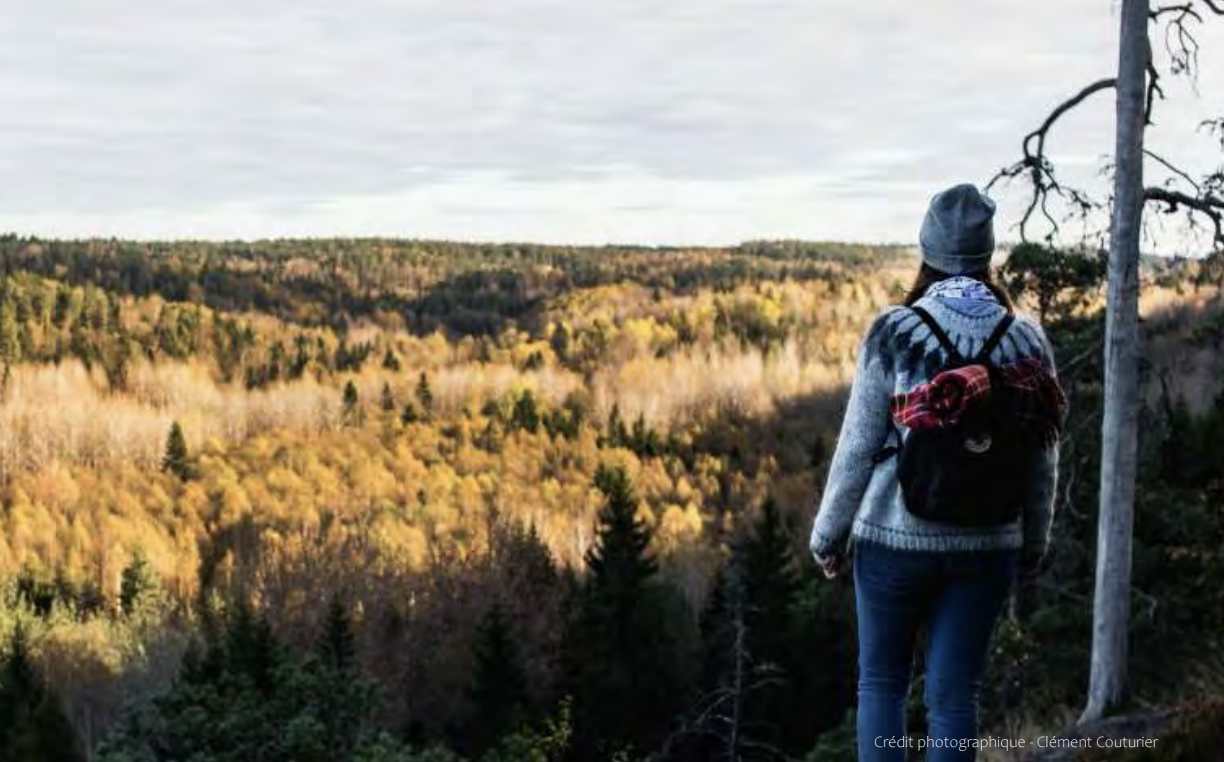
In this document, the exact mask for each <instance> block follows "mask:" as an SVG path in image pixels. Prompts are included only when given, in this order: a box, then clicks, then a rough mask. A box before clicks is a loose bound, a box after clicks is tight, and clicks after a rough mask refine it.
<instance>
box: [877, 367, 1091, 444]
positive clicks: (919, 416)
mask: <svg viewBox="0 0 1224 762" xmlns="http://www.w3.org/2000/svg"><path fill="white" fill-rule="evenodd" d="M999 375H1000V376H1001V378H1002V382H1003V384H1004V385H1005V386H1006V387H1007V388H1008V391H1009V392H1011V393H1009V394H1008V395H1007V396H1006V400H1007V403H1008V409H1007V410H1006V411H1005V412H1006V414H1007V415H1008V417H1010V418H1011V419H1012V420H1014V421H1015V422H1016V423H1017V424H1018V425H1019V426H1020V428H1021V429H1023V430H1026V431H1032V432H1033V433H1035V434H1037V435H1038V436H1040V437H1041V438H1042V439H1043V440H1044V441H1050V440H1052V439H1056V438H1057V437H1058V435H1059V434H1060V433H1061V431H1062V421H1063V415H1064V413H1065V412H1066V407H1067V399H1066V397H1065V396H1064V395H1063V391H1062V388H1061V387H1059V385H1058V382H1057V381H1056V380H1055V379H1054V377H1053V376H1052V375H1050V372H1049V371H1047V370H1046V368H1045V366H1044V365H1043V364H1042V363H1041V361H1040V360H1037V359H1036V358H1032V357H1026V358H1024V359H1022V360H1020V361H1018V362H1015V363H1012V364H1010V365H1004V366H1001V367H1000V368H999ZM989 395H990V374H989V372H988V371H987V370H986V366H984V365H966V366H964V367H962V368H956V369H955V370H945V371H944V372H942V373H940V374H939V375H937V376H935V378H933V379H932V380H931V381H930V383H926V384H921V385H920V386H918V387H917V388H915V389H914V390H913V391H911V392H908V393H905V394H894V395H892V397H891V398H890V399H889V412H890V413H891V414H892V418H893V421H895V422H896V423H897V425H898V426H906V427H908V428H910V429H915V430H919V429H932V428H944V427H947V426H955V425H956V423H957V422H958V421H959V420H960V418H961V415H962V414H964V412H965V410H966V409H968V408H969V406H970V405H971V404H972V403H973V402H975V401H978V400H982V399H985V398H986V397H987V396H989Z"/></svg>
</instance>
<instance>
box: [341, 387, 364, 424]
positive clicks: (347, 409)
mask: <svg viewBox="0 0 1224 762" xmlns="http://www.w3.org/2000/svg"><path fill="white" fill-rule="evenodd" d="M360 423H361V398H360V397H359V396H358V394H357V386H356V385H355V384H354V383H353V382H352V381H349V382H348V383H346V384H345V385H344V425H345V426H357V425H359V424H360Z"/></svg>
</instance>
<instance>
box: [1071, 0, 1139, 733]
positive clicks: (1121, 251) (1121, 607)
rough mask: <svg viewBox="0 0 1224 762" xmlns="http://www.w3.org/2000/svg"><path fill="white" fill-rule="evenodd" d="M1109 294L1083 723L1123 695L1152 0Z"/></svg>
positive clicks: (1132, 36)
mask: <svg viewBox="0 0 1224 762" xmlns="http://www.w3.org/2000/svg"><path fill="white" fill-rule="evenodd" d="M1121 15H1122V32H1121V37H1120V40H1119V46H1118V47H1119V50H1118V85H1117V93H1118V101H1117V143H1116V147H1115V162H1116V168H1115V172H1114V205H1113V221H1112V226H1111V230H1110V246H1109V293H1108V302H1107V312H1106V321H1105V409H1104V422H1103V424H1102V431H1101V502H1100V519H1099V524H1098V531H1097V569H1096V596H1095V599H1094V610H1093V628H1092V674H1091V679H1090V682H1089V686H1088V705H1087V707H1086V708H1085V709H1084V713H1083V715H1082V716H1081V717H1080V721H1081V722H1086V721H1090V720H1095V719H1099V718H1100V717H1101V716H1102V715H1104V714H1105V713H1106V712H1108V711H1110V710H1111V709H1112V708H1114V707H1116V706H1117V705H1118V704H1119V703H1120V702H1121V701H1122V699H1123V696H1124V692H1125V686H1126V665H1127V640H1128V634H1129V622H1130V580H1131V528H1132V524H1133V517H1134V503H1135V468H1136V449H1137V444H1136V441H1137V433H1138V418H1139V363H1138V361H1139V233H1140V223H1141V217H1142V214H1143V131H1144V95H1145V87H1146V79H1145V77H1146V67H1147V63H1148V57H1149V55H1150V52H1149V47H1148V37H1147V25H1148V0H1123V3H1122V14H1121Z"/></svg>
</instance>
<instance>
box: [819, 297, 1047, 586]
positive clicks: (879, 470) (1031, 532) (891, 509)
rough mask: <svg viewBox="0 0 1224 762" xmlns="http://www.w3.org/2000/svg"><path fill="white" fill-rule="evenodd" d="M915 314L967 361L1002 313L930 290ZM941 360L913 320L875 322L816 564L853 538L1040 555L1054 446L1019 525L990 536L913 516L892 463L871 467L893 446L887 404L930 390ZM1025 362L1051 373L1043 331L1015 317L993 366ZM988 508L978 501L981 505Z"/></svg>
mask: <svg viewBox="0 0 1224 762" xmlns="http://www.w3.org/2000/svg"><path fill="white" fill-rule="evenodd" d="M958 280H962V281H963V280H967V279H963V278H962V279H958ZM973 283H974V285H977V284H976V282H973ZM937 285H938V284H937ZM980 291H981V289H979V293H980ZM917 304H918V306H921V307H924V308H925V309H926V310H927V311H928V312H929V313H930V314H931V316H932V317H934V318H935V320H936V322H938V323H939V325H940V326H941V327H942V328H943V329H944V331H945V332H947V334H948V336H949V338H950V339H951V340H952V341H953V342H954V343H955V344H956V347H957V350H958V351H959V352H960V353H961V355H962V356H964V357H974V356H975V355H976V354H977V352H978V351H980V350H981V348H982V346H983V344H985V342H986V339H987V338H988V337H989V335H990V332H991V331H992V330H993V329H994V327H995V324H996V323H997V322H998V321H999V319H1000V318H1001V317H1002V316H1003V315H1004V313H1005V312H1006V309H1005V308H1004V307H1003V306H1002V305H1001V304H999V303H998V301H996V300H995V299H994V298H993V296H992V297H989V298H988V299H981V298H979V299H977V300H976V301H969V300H965V299H959V298H941V297H940V296H939V294H938V291H937V289H935V288H934V287H932V289H931V290H929V291H928V293H927V295H926V296H924V297H923V298H922V299H920V300H919V301H918V303H917ZM944 354H945V353H944V350H943V348H942V347H941V346H940V345H939V341H938V339H937V338H936V337H935V336H934V335H933V334H932V333H931V330H930V329H929V328H928V327H927V326H926V324H924V323H923V322H922V321H921V319H920V318H919V317H918V316H917V315H916V314H915V313H914V312H913V311H912V310H909V309H907V308H904V307H889V308H887V309H885V310H884V311H883V312H882V313H881V314H880V315H879V316H878V317H877V318H876V320H875V322H874V324H873V325H872V326H871V329H870V330H869V331H868V332H867V335H866V338H864V340H863V343H862V346H861V347H860V350H859V357H858V365H857V370H856V372H855V377H854V384H853V386H852V388H851V391H850V401H849V404H848V406H847V408H846V416H845V419H844V421H843V423H842V429H841V435H840V437H839V439H838V442H837V450H836V452H835V453H834V455H833V460H832V462H831V464H830V466H829V477H828V481H827V482H826V485H825V490H824V494H823V496H822V498H821V501H820V509H819V511H818V513H817V515H816V521H815V524H814V526H813V528H812V537H811V550H812V552H813V553H814V554H816V555H821V556H827V555H830V554H833V553H839V552H845V546H846V543H847V541H848V540H849V538H850V537H854V538H857V539H862V540H868V541H871V542H876V543H880V544H883V545H887V546H889V547H892V548H897V549H902V550H913V551H958V550H995V549H1021V550H1022V551H1023V555H1024V557H1025V559H1026V560H1027V561H1028V562H1030V563H1031V562H1035V561H1036V560H1037V559H1039V558H1040V557H1041V556H1042V555H1044V553H1045V550H1046V546H1047V544H1048V541H1049V532H1050V525H1051V522H1052V519H1053V511H1054V495H1055V484H1056V480H1057V472H1058V446H1057V444H1056V443H1055V444H1053V445H1051V446H1049V447H1048V448H1047V449H1046V451H1045V453H1044V456H1043V457H1042V458H1041V459H1040V463H1039V466H1038V468H1037V472H1036V473H1035V474H1034V476H1033V479H1032V481H1031V482H1030V483H1029V484H1027V485H1025V486H1024V490H1025V495H1024V510H1023V512H1022V514H1021V516H1020V518H1019V519H1017V520H1016V521H1014V522H1012V523H1010V524H1006V525H1004V526H1001V527H997V528H989V529H972V528H960V527H953V526H947V525H944V524H938V523H933V522H930V521H925V520H923V519H920V518H917V517H915V516H912V515H910V513H909V512H908V511H906V509H905V503H904V498H903V497H902V495H901V489H900V486H899V484H898V482H897V473H896V465H897V459H896V458H895V457H894V458H888V459H887V460H885V461H883V462H881V463H879V464H873V463H872V456H873V455H875V454H876V452H878V451H879V450H880V448H881V447H883V446H884V445H885V441H886V440H887V439H888V438H889V436H890V432H891V428H890V426H889V423H888V416H889V412H888V398H889V396H890V395H891V394H894V393H898V392H906V391H909V390H911V389H913V388H914V387H916V386H917V385H918V384H921V383H924V382H927V381H930V380H931V378H932V377H933V376H934V375H935V374H936V373H938V372H939V370H940V369H941V365H942V363H943V362H945V360H946V358H945V357H944ZM1022 357H1036V358H1039V359H1041V360H1042V361H1043V362H1044V363H1045V364H1046V365H1047V366H1048V367H1049V368H1050V370H1051V372H1053V371H1054V358H1053V352H1052V351H1051V349H1050V345H1049V342H1048V341H1047V340H1046V337H1045V334H1044V333H1043V332H1042V330H1041V328H1040V326H1039V325H1038V324H1037V323H1036V322H1035V321H1033V320H1031V319H1030V318H1027V317H1025V316H1022V315H1017V316H1016V319H1015V321H1014V322H1013V323H1012V325H1011V327H1010V329H1009V330H1008V332H1007V334H1006V336H1004V337H1003V340H1002V341H1001V342H1000V343H999V345H998V346H997V347H996V348H995V350H994V352H992V353H991V362H993V363H995V364H1006V363H1009V362H1014V361H1015V360H1017V359H1019V358H1022ZM902 432H903V435H904V434H905V430H904V429H902ZM990 499H991V496H990V495H982V500H990Z"/></svg>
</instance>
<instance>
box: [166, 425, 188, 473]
mask: <svg viewBox="0 0 1224 762" xmlns="http://www.w3.org/2000/svg"><path fill="white" fill-rule="evenodd" d="M162 470H163V471H169V472H170V473H172V474H174V475H175V476H177V477H178V478H179V479H180V480H182V481H187V480H188V479H190V478H192V476H193V475H194V473H195V469H194V467H193V466H192V463H191V458H190V456H189V455H188V454H187V438H186V437H184V436H183V427H182V426H179V423H178V421H175V422H174V423H172V424H170V434H169V436H167V437H166V452H165V454H164V455H163V456H162Z"/></svg>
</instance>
